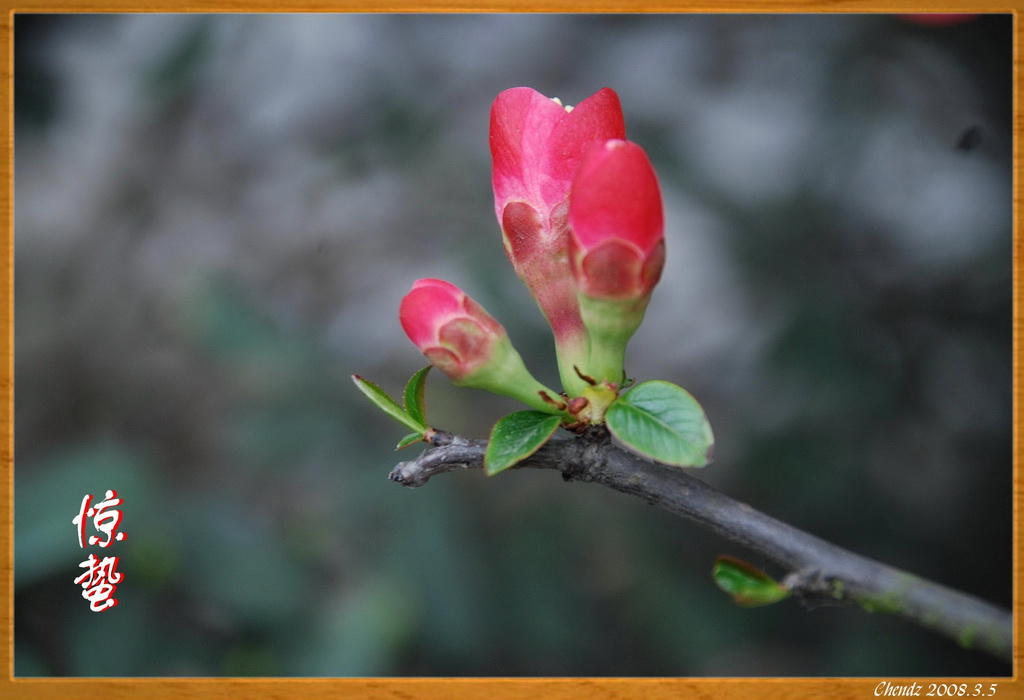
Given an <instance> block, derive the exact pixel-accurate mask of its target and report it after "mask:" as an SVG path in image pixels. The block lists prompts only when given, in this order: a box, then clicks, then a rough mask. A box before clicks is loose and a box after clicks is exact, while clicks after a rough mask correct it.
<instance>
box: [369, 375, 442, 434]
mask: <svg viewBox="0 0 1024 700" xmlns="http://www.w3.org/2000/svg"><path fill="white" fill-rule="evenodd" d="M352 381H353V382H355V385H356V386H357V387H359V391H361V392H363V393H364V394H366V398H368V399H370V401H372V402H373V403H374V405H375V406H377V408H379V409H380V410H382V411H384V413H386V414H388V415H389V416H391V417H392V418H394V419H395V420H396V421H398V422H399V423H401V424H402V425H404V426H406V427H407V428H409V429H410V430H415V431H417V432H418V433H419V434H420V435H422V434H423V433H425V432H426V430H427V426H425V425H423V424H422V423H421V422H419V421H417V420H416V419H415V418H413V417H412V416H410V415H409V414H407V413H406V412H405V411H404V410H402V407H401V406H399V405H398V402H397V401H395V400H394V399H393V398H391V397H390V396H388V395H387V392H385V391H384V390H383V389H381V388H380V387H379V386H377V385H376V384H374V383H373V382H371V381H370V380H368V379H363V378H362V377H360V376H359V375H358V374H353V375H352Z"/></svg>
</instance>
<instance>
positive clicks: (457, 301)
mask: <svg viewBox="0 0 1024 700" xmlns="http://www.w3.org/2000/svg"><path fill="white" fill-rule="evenodd" d="M398 318H399V320H400V321H401V323H402V328H403V329H405V333H406V335H408V336H409V339H410V340H411V341H412V342H413V344H415V345H416V347H418V348H419V349H420V352H422V353H423V354H424V355H426V357H427V359H428V360H430V363H431V364H432V365H434V366H435V367H437V368H438V369H439V370H441V371H442V372H444V373H445V374H447V375H448V376H449V377H450V378H451V379H452V381H455V382H459V381H462V380H465V379H466V378H467V377H469V376H470V375H472V374H473V373H474V372H476V371H477V370H479V369H480V368H481V367H482V366H484V365H485V364H487V362H489V361H490V359H491V356H492V354H493V351H494V347H495V345H496V344H497V343H498V342H499V341H500V340H501V339H502V338H504V337H505V336H506V333H505V329H504V328H502V326H501V324H500V323H498V322H497V321H495V320H494V319H493V318H492V317H491V316H490V314H488V313H487V312H486V311H484V310H483V308H482V307H481V306H480V305H479V304H477V303H476V302H475V301H473V300H472V299H470V298H469V297H468V296H467V295H466V293H465V292H463V291H462V290H461V289H459V288H458V287H456V286H455V285H454V284H451V283H449V282H445V281H444V280H435V279H421V280H417V281H416V282H415V283H413V285H412V290H411V291H410V292H409V293H408V294H406V295H405V298H404V299H402V304H401V306H400V307H399V311H398Z"/></svg>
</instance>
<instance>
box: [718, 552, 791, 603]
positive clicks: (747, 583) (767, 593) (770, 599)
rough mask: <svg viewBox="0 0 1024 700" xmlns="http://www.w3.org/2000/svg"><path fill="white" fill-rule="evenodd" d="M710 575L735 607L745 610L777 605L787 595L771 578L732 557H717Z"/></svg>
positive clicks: (786, 591)
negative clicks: (732, 601) (733, 602)
mask: <svg viewBox="0 0 1024 700" xmlns="http://www.w3.org/2000/svg"><path fill="white" fill-rule="evenodd" d="M711 575H712V576H713V577H714V579H715V583H717V584H718V587H719V588H721V589H722V590H723V591H725V592H726V593H728V594H729V595H731V596H732V599H733V600H734V601H735V602H736V604H737V605H741V606H743V607H745V608H754V607H757V606H759V605H769V604H771V603H777V602H778V601H780V600H782V599H783V598H786V597H787V596H788V595H789V591H788V590H786V589H785V588H784V587H782V586H781V585H779V584H778V583H777V582H776V581H775V579H773V578H772V577H771V576H769V575H768V574H766V573H765V572H763V571H761V570H760V569H758V568H756V567H754V566H751V565H750V564H748V563H747V562H745V561H741V560H740V559H735V558H733V557H725V556H722V557H719V558H718V560H717V561H715V566H714V568H712V569H711Z"/></svg>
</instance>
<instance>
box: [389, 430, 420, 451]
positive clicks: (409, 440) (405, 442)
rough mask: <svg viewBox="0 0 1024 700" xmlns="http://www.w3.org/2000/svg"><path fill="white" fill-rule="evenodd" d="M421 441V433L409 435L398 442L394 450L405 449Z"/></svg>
mask: <svg viewBox="0 0 1024 700" xmlns="http://www.w3.org/2000/svg"><path fill="white" fill-rule="evenodd" d="M422 439H423V433H409V434H408V435H406V436H405V437H404V438H402V439H401V440H399V441H398V445H396V446H395V449H396V450H401V449H405V448H406V447H408V446H409V445H411V444H413V443H414V442H419V441H420V440H422Z"/></svg>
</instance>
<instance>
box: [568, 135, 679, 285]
mask: <svg viewBox="0 0 1024 700" xmlns="http://www.w3.org/2000/svg"><path fill="white" fill-rule="evenodd" d="M569 223H570V224H571V230H572V236H571V243H570V255H571V259H572V267H573V275H574V277H575V278H576V283H577V285H578V286H579V289H580V292H581V293H583V294H585V295H586V296H589V297H593V298H595V299H619V300H624V301H628V300H641V299H646V298H647V297H649V296H650V293H651V290H652V289H654V285H655V284H657V282H658V279H659V278H660V277H661V269H662V267H663V266H664V263H665V241H664V237H663V233H664V227H665V224H664V213H663V210H662V204H661V191H660V190H659V188H658V177H657V175H655V173H654V168H653V167H652V166H651V162H650V160H648V158H647V154H645V153H644V151H643V149H642V148H640V147H639V146H638V145H636V144H635V143H632V142H630V141H622V140H620V139H613V140H610V141H605V142H604V143H598V144H594V145H592V146H591V147H590V149H589V150H588V151H587V154H586V156H585V157H584V159H583V161H582V162H581V163H580V166H579V169H578V170H577V172H576V178H575V180H574V182H573V189H572V198H571V201H570V205H569Z"/></svg>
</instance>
